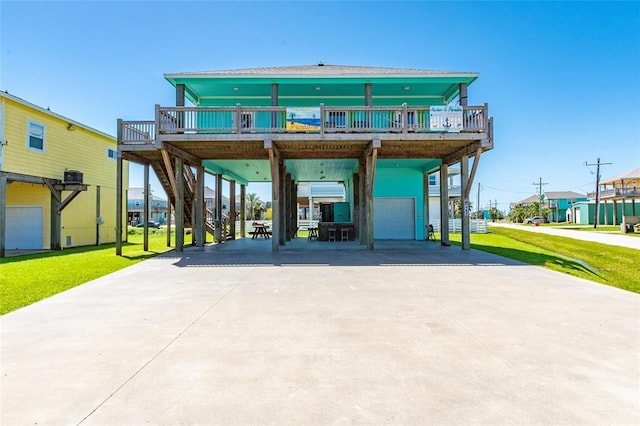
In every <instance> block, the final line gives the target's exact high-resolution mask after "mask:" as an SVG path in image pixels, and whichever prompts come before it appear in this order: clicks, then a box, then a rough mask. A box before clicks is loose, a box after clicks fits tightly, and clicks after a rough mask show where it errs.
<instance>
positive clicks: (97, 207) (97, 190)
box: [96, 185, 102, 246]
mask: <svg viewBox="0 0 640 426" xmlns="http://www.w3.org/2000/svg"><path fill="white" fill-rule="evenodd" d="M100 225H102V217H101V216H100V186H99V185H98V186H96V245H97V246H99V245H100Z"/></svg>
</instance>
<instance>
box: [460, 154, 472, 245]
mask: <svg viewBox="0 0 640 426" xmlns="http://www.w3.org/2000/svg"><path fill="white" fill-rule="evenodd" d="M460 174H461V184H462V185H461V188H460V192H461V193H462V250H471V236H470V231H471V230H470V226H469V225H470V224H469V211H470V210H471V209H470V208H469V188H470V185H469V156H468V155H463V156H462V159H461V160H460Z"/></svg>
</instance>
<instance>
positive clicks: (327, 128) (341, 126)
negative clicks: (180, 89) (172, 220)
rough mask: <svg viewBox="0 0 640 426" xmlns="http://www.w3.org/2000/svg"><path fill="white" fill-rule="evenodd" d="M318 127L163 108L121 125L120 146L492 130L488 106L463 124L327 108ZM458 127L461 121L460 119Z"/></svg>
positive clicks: (469, 111)
mask: <svg viewBox="0 0 640 426" xmlns="http://www.w3.org/2000/svg"><path fill="white" fill-rule="evenodd" d="M318 114H319V119H318V120H316V121H317V123H316V124H317V125H316V126H310V127H308V128H305V129H302V130H301V129H300V127H296V126H291V125H288V124H289V123H288V122H287V120H292V119H291V118H290V117H287V108H286V107H274V106H272V107H268V106H267V107H245V106H242V105H240V104H238V105H236V106H235V107H161V106H159V105H156V117H155V121H122V122H121V124H120V127H121V129H120V139H119V143H122V144H128V145H135V144H152V143H153V141H154V140H155V137H156V132H157V133H158V134H161V135H169V134H186V135H188V134H246V133H257V134H270V133H320V134H325V133H332V134H333V133H425V132H429V133H434V132H435V133H438V132H440V133H441V132H443V131H445V130H441V129H443V128H447V125H448V126H451V125H452V124H453V125H454V126H457V128H458V130H459V131H460V132H464V133H482V132H487V131H488V130H489V118H488V114H487V105H486V104H485V105H483V106H464V107H462V119H461V122H460V123H448V122H447V123H446V124H444V123H443V122H442V120H445V118H443V117H442V116H435V115H434V116H431V114H430V107H428V106H426V107H408V106H407V105H406V104H404V105H401V106H398V107H389V106H384V107H383V106H373V107H365V106H358V107H325V106H324V105H323V104H321V105H320V107H319V109H318ZM458 121H460V119H459V118H458Z"/></svg>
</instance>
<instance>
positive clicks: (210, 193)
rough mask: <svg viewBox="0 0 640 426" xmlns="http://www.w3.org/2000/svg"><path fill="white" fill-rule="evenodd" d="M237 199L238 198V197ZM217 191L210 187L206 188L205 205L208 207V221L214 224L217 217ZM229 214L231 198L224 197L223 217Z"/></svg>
mask: <svg viewBox="0 0 640 426" xmlns="http://www.w3.org/2000/svg"><path fill="white" fill-rule="evenodd" d="M236 198H237V197H236ZM215 200H216V191H215V190H214V189H211V188H209V187H208V186H205V187H204V203H205V205H206V207H207V220H208V221H209V222H213V220H214V218H215V217H216V214H215V212H216V202H215ZM228 214H229V197H226V196H224V195H223V196H222V216H223V217H224V216H227V215H228Z"/></svg>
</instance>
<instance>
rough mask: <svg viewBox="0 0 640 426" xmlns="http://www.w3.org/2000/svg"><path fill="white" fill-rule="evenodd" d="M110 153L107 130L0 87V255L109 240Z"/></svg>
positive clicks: (112, 213) (112, 210) (112, 207)
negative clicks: (87, 124) (27, 99)
mask: <svg viewBox="0 0 640 426" xmlns="http://www.w3.org/2000/svg"><path fill="white" fill-rule="evenodd" d="M117 156H118V152H117V143H116V139H115V138H114V137H113V136H109V135H107V134H106V133H103V132H101V131H99V130H96V129H93V128H91V127H89V126H86V125H84V124H81V123H78V122H76V121H74V120H71V119H69V118H66V117H63V116H61V115H59V114H56V113H53V112H51V111H49V110H48V109H44V108H42V107H39V106H37V105H34V104H32V103H29V102H27V101H25V100H23V99H20V98H18V97H16V96H13V95H10V94H9V93H7V92H0V257H4V256H5V255H6V251H7V250H15V249H52V250H57V249H62V248H66V247H76V246H88V245H96V244H102V243H112V242H114V241H115V240H116V235H115V232H116V231H115V230H116V223H115V222H116V165H117V161H116V159H117ZM128 178H129V176H128V164H127V163H126V162H125V163H124V165H123V179H124V181H125V182H127V181H128ZM124 197H126V195H124ZM123 202H124V203H125V204H124V205H126V200H123ZM124 219H126V217H125V218H124ZM124 237H125V235H123V238H124Z"/></svg>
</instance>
